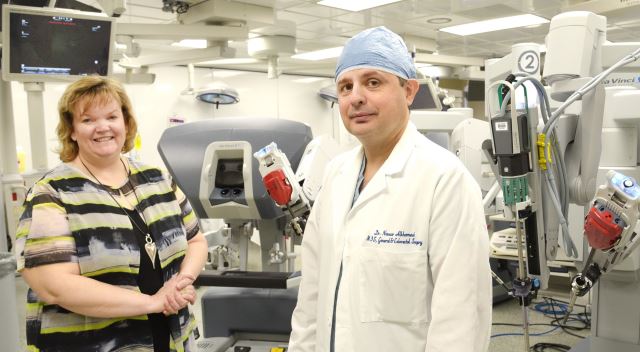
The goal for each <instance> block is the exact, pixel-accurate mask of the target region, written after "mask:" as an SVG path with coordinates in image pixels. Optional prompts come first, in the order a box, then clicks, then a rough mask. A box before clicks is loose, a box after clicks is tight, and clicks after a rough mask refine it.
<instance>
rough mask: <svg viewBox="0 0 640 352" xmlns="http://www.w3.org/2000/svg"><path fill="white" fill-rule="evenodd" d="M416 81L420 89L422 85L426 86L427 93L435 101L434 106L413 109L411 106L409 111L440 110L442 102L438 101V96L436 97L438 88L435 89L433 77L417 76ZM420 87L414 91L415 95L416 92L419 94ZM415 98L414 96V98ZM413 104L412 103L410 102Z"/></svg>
mask: <svg viewBox="0 0 640 352" xmlns="http://www.w3.org/2000/svg"><path fill="white" fill-rule="evenodd" d="M417 81H418V86H419V87H420V89H422V87H423V86H426V87H427V89H428V90H429V94H431V97H433V101H434V102H435V107H434V108H429V109H424V108H422V109H415V108H412V109H411V111H442V102H441V101H440V98H439V97H438V90H437V89H436V84H435V83H434V82H433V79H431V77H425V78H419V79H417ZM420 89H418V92H417V93H416V96H417V95H418V94H420ZM414 99H415V98H414ZM412 105H413V103H412Z"/></svg>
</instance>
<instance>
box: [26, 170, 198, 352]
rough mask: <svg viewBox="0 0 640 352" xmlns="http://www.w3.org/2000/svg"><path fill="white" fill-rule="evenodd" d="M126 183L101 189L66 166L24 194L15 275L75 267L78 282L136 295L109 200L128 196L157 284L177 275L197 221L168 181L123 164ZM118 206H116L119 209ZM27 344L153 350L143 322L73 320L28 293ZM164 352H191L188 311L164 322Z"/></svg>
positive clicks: (121, 224) (129, 236)
mask: <svg viewBox="0 0 640 352" xmlns="http://www.w3.org/2000/svg"><path fill="white" fill-rule="evenodd" d="M129 165H130V169H131V173H130V176H129V181H130V182H127V183H125V184H124V185H123V186H122V187H120V188H118V189H114V188H109V187H107V188H106V189H105V188H103V187H102V186H101V185H99V184H97V183H95V180H94V179H93V178H91V177H89V176H87V175H86V174H84V173H83V172H82V171H80V170H78V169H76V168H75V167H74V166H72V165H69V164H61V165H59V166H57V167H55V168H54V169H52V170H51V171H49V172H48V173H47V174H46V175H45V176H44V177H43V178H42V179H40V180H39V181H38V182H37V183H36V184H35V185H34V186H33V187H32V188H31V190H30V191H29V193H28V195H27V199H26V201H25V203H24V210H23V213H22V216H21V217H20V222H19V224H18V230H17V234H16V244H15V251H16V257H17V262H18V271H20V270H22V269H23V268H32V267H36V266H39V265H44V264H52V263H66V262H72V263H77V264H78V266H79V268H80V273H81V275H83V276H86V277H90V278H93V279H95V280H98V281H101V282H104V283H108V284H111V285H116V286H120V287H122V288H126V289H130V290H136V291H139V288H138V284H137V281H136V278H137V275H138V270H139V267H140V255H141V253H142V254H143V255H146V253H145V252H144V249H142V250H141V249H140V247H139V245H138V241H136V238H135V237H134V235H135V231H133V225H132V224H131V221H130V220H129V218H128V217H127V215H126V213H125V212H123V210H122V209H121V208H120V207H119V206H118V204H116V202H115V201H114V199H113V198H112V197H111V196H110V195H109V194H108V193H107V192H112V193H113V195H114V196H115V195H119V194H120V192H122V194H124V196H125V197H127V195H129V197H127V199H133V200H134V202H137V201H136V197H133V198H132V197H131V192H134V189H135V195H136V196H137V199H139V201H140V203H139V204H133V205H134V206H135V207H136V209H138V211H140V212H141V214H142V215H143V218H144V219H145V220H146V222H147V225H148V227H149V231H150V233H151V236H152V237H153V240H154V241H155V243H156V246H157V248H158V256H159V259H160V263H161V266H162V273H163V278H164V281H167V280H169V279H170V278H171V277H172V276H173V275H174V274H176V273H177V272H178V271H179V270H180V263H181V262H182V260H183V258H184V255H185V253H186V249H187V240H189V239H190V238H192V237H193V236H195V235H196V234H197V233H198V231H199V226H198V220H197V218H196V217H195V214H194V212H193V210H192V209H191V205H190V204H189V202H188V201H187V199H186V197H185V196H184V194H183V193H182V191H180V189H179V188H177V186H176V184H175V183H174V182H173V181H172V179H171V176H170V175H169V174H168V173H166V172H165V171H162V170H160V169H158V168H155V167H150V166H147V165H145V164H142V163H140V162H137V161H135V160H129ZM121 205H122V204H121ZM27 295H28V296H27V317H26V320H27V322H26V323H27V331H26V333H27V345H28V348H29V350H30V351H116V350H117V351H153V341H152V338H151V331H150V329H149V324H147V322H146V321H145V320H146V319H147V317H146V315H144V316H140V317H128V318H108V319H105V318H94V317H88V316H83V315H79V314H75V313H72V312H70V311H68V310H66V309H64V308H62V307H60V306H57V305H49V304H46V303H45V302H43V301H42V300H40V299H39V298H38V297H37V295H36V294H35V292H33V291H32V290H29V292H28V294H27ZM169 325H170V329H171V337H172V338H171V349H172V350H175V351H194V350H195V343H194V341H193V340H194V339H195V338H197V335H198V331H197V328H196V323H195V320H194V317H193V314H191V313H190V312H189V310H188V308H184V309H182V310H181V311H180V312H179V314H177V315H172V316H171V317H170V319H169Z"/></svg>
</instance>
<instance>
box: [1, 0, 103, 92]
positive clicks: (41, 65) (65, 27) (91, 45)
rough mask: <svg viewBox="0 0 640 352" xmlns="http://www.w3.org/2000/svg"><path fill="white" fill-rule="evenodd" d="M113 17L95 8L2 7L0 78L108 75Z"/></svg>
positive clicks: (58, 78)
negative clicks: (88, 9)
mask: <svg viewBox="0 0 640 352" xmlns="http://www.w3.org/2000/svg"><path fill="white" fill-rule="evenodd" d="M114 21H115V19H114V18H111V17H107V16H106V15H104V14H97V13H93V12H81V11H76V10H68V9H58V8H48V7H47V8H43V7H27V6H16V5H4V6H2V78H3V79H4V80H5V81H20V82H47V81H72V80H75V79H77V78H78V77H80V76H87V75H95V74H97V75H101V76H108V75H110V74H111V66H112V64H111V61H112V53H113V49H114V41H115V28H114V26H115V22H114Z"/></svg>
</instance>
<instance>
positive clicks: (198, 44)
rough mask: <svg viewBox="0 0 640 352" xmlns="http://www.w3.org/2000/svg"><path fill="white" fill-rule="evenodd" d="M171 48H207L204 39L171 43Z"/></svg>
mask: <svg viewBox="0 0 640 352" xmlns="http://www.w3.org/2000/svg"><path fill="white" fill-rule="evenodd" d="M171 46H179V47H181V48H193V49H204V48H206V47H207V40H206V39H182V40H181V41H179V42H174V43H171Z"/></svg>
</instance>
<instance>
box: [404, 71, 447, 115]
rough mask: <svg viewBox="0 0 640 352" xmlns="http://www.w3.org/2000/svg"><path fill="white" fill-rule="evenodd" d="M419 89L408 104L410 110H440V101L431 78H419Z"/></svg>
mask: <svg viewBox="0 0 640 352" xmlns="http://www.w3.org/2000/svg"><path fill="white" fill-rule="evenodd" d="M418 83H419V84H420V89H419V90H418V93H416V96H415V98H414V99H413V103H411V105H410V106H409V109H411V110H435V111H441V110H442V103H441V102H440V98H438V93H437V90H436V86H435V84H433V81H432V80H431V78H426V79H419V80H418Z"/></svg>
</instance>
